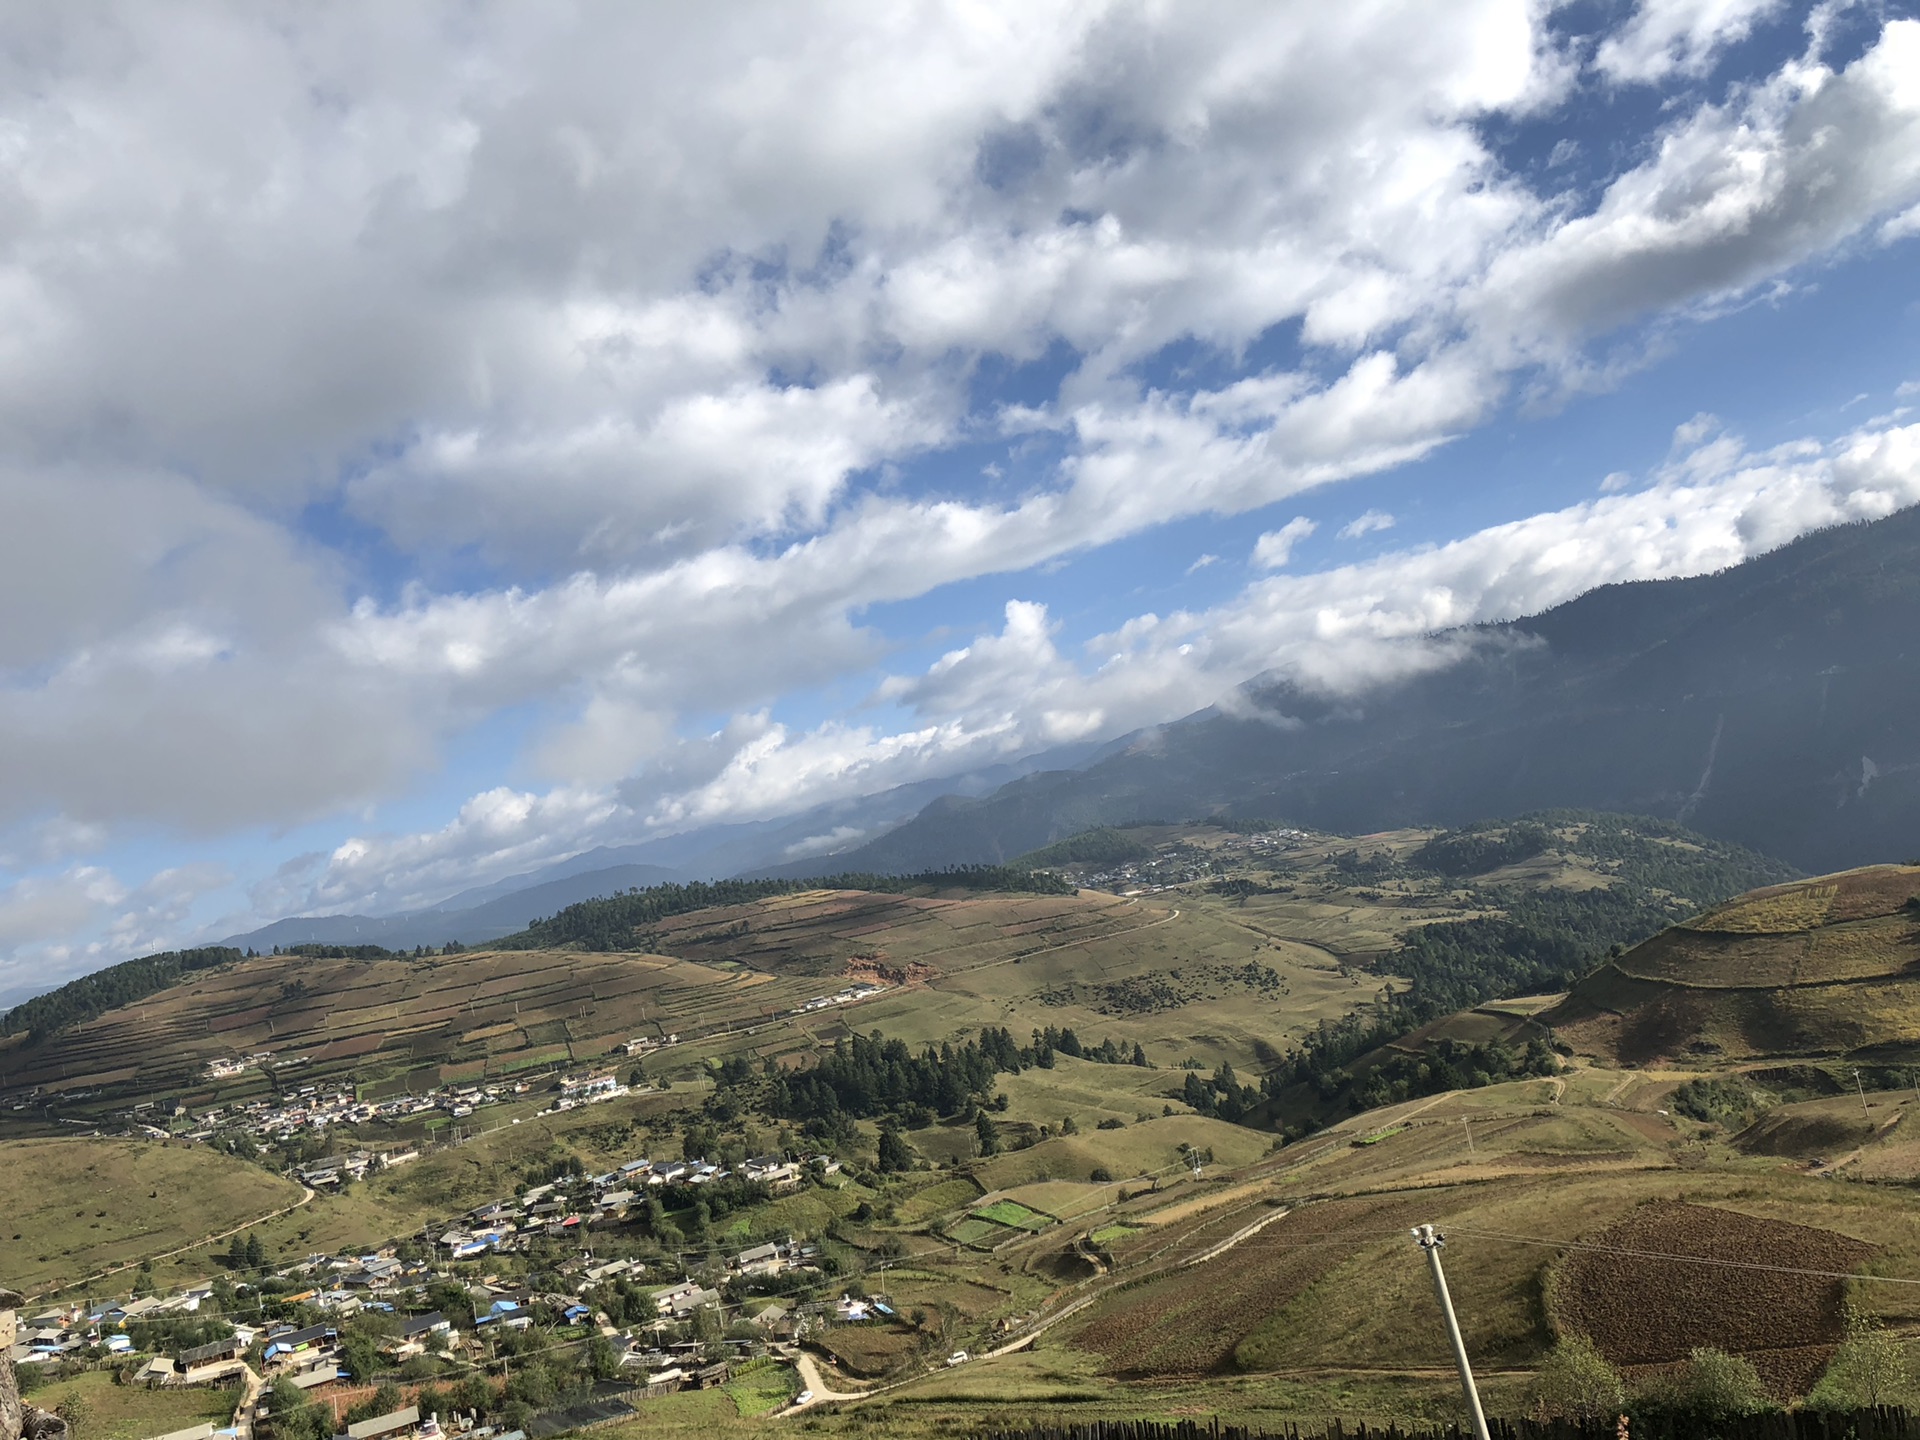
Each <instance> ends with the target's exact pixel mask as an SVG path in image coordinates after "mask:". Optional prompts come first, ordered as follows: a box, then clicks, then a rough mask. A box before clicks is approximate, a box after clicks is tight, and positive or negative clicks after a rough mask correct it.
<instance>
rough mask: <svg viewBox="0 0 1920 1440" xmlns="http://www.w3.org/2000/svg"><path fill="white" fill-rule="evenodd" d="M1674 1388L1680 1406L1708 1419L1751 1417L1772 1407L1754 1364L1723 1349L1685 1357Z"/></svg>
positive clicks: (1705, 1350)
mask: <svg viewBox="0 0 1920 1440" xmlns="http://www.w3.org/2000/svg"><path fill="white" fill-rule="evenodd" d="M1677 1389H1678V1392H1679V1393H1678V1399H1679V1401H1680V1404H1681V1406H1682V1407H1684V1408H1685V1409H1687V1410H1689V1411H1691V1412H1692V1413H1693V1414H1695V1415H1698V1416H1700V1417H1701V1418H1702V1419H1707V1420H1725V1419H1728V1418H1730V1417H1731V1416H1735V1415H1754V1414H1758V1413H1759V1412H1760V1411H1762V1410H1771V1409H1772V1408H1773V1401H1772V1400H1771V1399H1770V1398H1769V1397H1768V1395H1767V1391H1766V1387H1765V1386H1764V1385H1762V1384H1761V1383H1760V1372H1759V1371H1757V1370H1755V1369H1754V1368H1753V1362H1752V1361H1751V1360H1749V1359H1747V1358H1746V1357H1745V1356H1744V1355H1729V1354H1728V1353H1727V1352H1726V1351H1724V1350H1715V1349H1712V1348H1703V1349H1699V1350H1695V1351H1694V1352H1693V1353H1692V1354H1691V1355H1689V1356H1688V1357H1687V1367H1686V1369H1685V1370H1683V1371H1682V1372H1681V1374H1680V1380H1679V1384H1678V1387H1677Z"/></svg>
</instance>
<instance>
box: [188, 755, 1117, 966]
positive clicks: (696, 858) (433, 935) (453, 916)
mask: <svg viewBox="0 0 1920 1440" xmlns="http://www.w3.org/2000/svg"><path fill="white" fill-rule="evenodd" d="M1100 753H1101V751H1100V750H1099V748H1098V747H1095V746H1076V747H1065V748H1062V749H1058V750H1050V751H1047V752H1046V753H1044V754H1042V755H1036V756H1032V757H1029V758H1028V759H1026V760H1023V761H1016V762H1010V763H1008V764H1004V765H995V766H990V767H988V768H985V769H982V770H977V771H971V772H968V773H966V774H962V775H956V776H952V777H949V778H946V779H941V780H926V781H921V782H919V783H917V784H913V785H902V786H898V787H896V788H894V789H892V790H887V791H883V792H881V793H880V794H877V795H864V796H859V797H856V798H853V799H849V800H835V801H830V802H828V803H827V804H824V805H816V806H813V807H812V808H810V809H808V810H805V811H803V812H801V813H800V814H798V815H789V816H785V817H783V818H781V819H777V820H759V821H750V822H746V823H742V824H735V825H709V826H705V827H702V828H701V829H698V830H692V831H688V832H686V833H684V834H680V835H669V836H665V837H663V838H661V839H658V840H648V841H644V842H642V843H640V844H636V845H612V846H609V845H602V846H598V847H596V848H595V849H592V850H588V851H584V852H582V853H581V854H579V855H575V856H573V857H571V858H570V859H567V860H562V861H558V862H556V863H555V864H552V865H546V866H542V867H541V868H540V869H538V870H532V871H528V872H527V873H525V874H522V875H513V876H509V877H507V878H506V879H504V880H496V881H494V882H493V883H491V884H488V885H481V886H476V887H475V888H473V889H471V890H464V891H462V892H461V893H460V894H458V895H455V896H453V897H451V898H450V899H447V900H443V901H441V902H440V903H439V904H438V905H434V906H432V907H430V908H427V909H422V910H410V911H406V912H404V913H401V914H395V915H315V916H303V917H297V918H294V919H287V920H276V921H274V922H273V923H272V924H271V925H264V926H262V927H261V928H259V929H258V930H250V931H247V932H246V933H245V934H240V935H230V936H228V937H227V938H226V939H224V940H221V941H218V942H217V943H219V944H222V945H233V946H237V947H239V948H241V949H247V948H252V949H255V950H271V949H272V948H273V947H274V946H275V945H301V944H308V943H316V942H317V943H320V944H327V945H384V946H386V947H387V948H388V949H390V950H406V949H411V948H413V947H414V946H416V945H433V946H439V945H444V944H446V943H447V942H448V941H449V940H457V941H459V942H460V943H461V944H462V945H476V944H480V943H482V942H484V941H488V940H495V939H498V938H499V937H500V936H502V935H511V934H512V933H514V932H515V931H517V930H524V929H525V928H526V927H527V926H528V925H529V924H530V923H531V922H533V921H534V920H538V919H542V918H544V917H546V916H548V915H551V914H553V913H554V912H555V911H557V910H561V909H564V908H565V907H566V906H568V905H572V904H574V903H576V902H577V901H581V900H590V899H592V898H593V897H595V896H598V895H611V894H613V893H615V892H616V891H620V890H626V889H628V888H630V887H639V888H645V887H646V886H649V885H659V884H663V883H665V882H667V881H671V880H691V879H714V878H718V877H721V876H727V875H735V874H739V873H741V872H743V871H750V870H761V869H765V868H767V867H769V866H774V865H784V864H791V863H793V862H794V860H795V858H796V857H799V856H819V857H828V858H827V864H826V868H827V869H837V868H840V867H838V866H836V865H834V864H832V863H831V861H830V857H831V856H833V855H834V854H835V853H837V852H838V851H841V850H845V849H848V848H849V847H851V846H854V845H857V844H859V843H861V842H862V841H864V840H867V839H869V838H871V837H872V836H874V835H877V834H881V833H883V832H885V831H887V830H889V829H891V828H893V827H894V826H897V825H899V824H901V823H902V822H904V821H906V820H910V819H912V818H913V816H914V815H916V814H918V813H919V812H920V811H921V810H922V809H923V808H924V807H925V806H926V805H927V803H928V802H929V801H930V800H933V799H934V798H935V797H936V796H940V795H944V794H964V795H985V794H989V793H991V792H992V791H993V790H995V789H996V788H998V787H999V786H1001V785H1004V784H1005V783H1006V782H1007V781H1009V780H1011V779H1013V778H1014V777H1016V776H1018V775H1020V774H1022V773H1024V772H1025V771H1026V770H1029V769H1032V768H1033V767H1035V766H1053V767H1057V766H1061V765H1071V764H1075V763H1077V762H1079V761H1081V760H1084V759H1086V758H1088V757H1091V756H1095V755H1098V754H1100Z"/></svg>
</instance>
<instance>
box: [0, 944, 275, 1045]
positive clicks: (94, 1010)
mask: <svg viewBox="0 0 1920 1440" xmlns="http://www.w3.org/2000/svg"><path fill="white" fill-rule="evenodd" d="M242 958H244V957H243V956H242V954H241V952H240V951H238V950H235V949H233V948H232V947H231V946H227V945H204V946H201V947H200V948H198V949H194V950H165V951H162V952H161V953H159V954H157V955H143V956H141V957H140V958H139V959H137V960H122V961H121V962H120V963H119V964H118V965H109V966H108V967H107V968H106V969H104V970H96V971H94V972H93V974H91V975H82V976H81V977H80V978H79V979H78V980H69V981H68V982H67V983H66V984H64V985H62V986H60V988H59V989H57V990H49V991H47V992H46V994H44V995H36V996H34V997H33V998H32V999H31V1000H23V1001H21V1002H20V1003H19V1004H18V1005H16V1006H14V1007H13V1008H12V1009H11V1010H9V1011H7V1012H6V1013H5V1014H4V1015H0V1035H18V1034H20V1033H22V1032H23V1031H24V1032H26V1033H27V1034H28V1035H30V1036H31V1037H32V1038H33V1039H34V1040H36V1041H40V1040H45V1039H47V1038H48V1037H49V1036H52V1035H55V1034H57V1033H58V1032H60V1031H62V1030H67V1029H70V1028H72V1027H73V1026H75V1025H83V1024H85V1023H86V1022H87V1021H89V1020H91V1019H93V1018H94V1017H95V1016H96V1015H104V1014H105V1013H106V1012H107V1011H109V1010H112V1009H115V1008H117V1007H118V1006H121V1005H131V1004H132V1003H134V1002H135V1001H136V1000H144V999H146V998H147V996H149V995H152V994H153V993H155V992H156V991H159V990H164V989H165V988H166V987H167V986H169V985H171V984H173V983H174V981H176V980H179V979H181V978H182V977H184V976H187V975H191V974H193V973H194V972H195V971H197V970H211V969H214V968H215V967H216V966H220V965H230V964H232V963H233V962H234V961H236V960H239V959H242Z"/></svg>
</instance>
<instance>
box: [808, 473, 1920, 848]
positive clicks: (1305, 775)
mask: <svg viewBox="0 0 1920 1440" xmlns="http://www.w3.org/2000/svg"><path fill="white" fill-rule="evenodd" d="M1438 638H1439V639H1441V640H1443V641H1444V642H1445V643H1446V645H1447V646H1448V648H1449V650H1450V651H1452V652H1455V653H1457V654H1458V656H1459V658H1458V659H1456V660H1454V661H1453V662H1452V663H1450V664H1445V665H1443V666H1440V667H1439V668H1429V669H1425V670H1423V671H1422V672H1421V673H1418V674H1415V675H1412V676H1410V677H1408V678H1405V679H1401V680H1398V681H1395V682H1391V683H1387V684H1382V685H1379V686H1376V687H1375V688H1373V689H1371V690H1368V691H1365V692H1363V693H1360V694H1357V695H1356V694H1341V695H1332V694H1326V693H1321V692H1316V691H1313V690H1310V689H1307V688H1305V687H1303V686H1301V685H1298V684H1296V683H1293V682H1291V681H1288V680H1285V679H1280V678H1277V677H1273V676H1267V677H1262V678H1260V679H1257V680H1255V681H1253V682H1251V683H1249V684H1248V685H1247V686H1245V687H1243V690H1242V693H1241V694H1240V696H1239V697H1238V700H1239V703H1238V704H1236V705H1234V706H1233V707H1232V708H1231V709H1227V708H1222V707H1212V708H1209V709H1206V710H1203V711H1200V712H1199V713H1197V714H1195V715H1193V716H1190V717H1188V718H1187V719H1185V720H1182V721H1179V722H1176V723H1174V724H1170V725H1166V726H1163V727H1160V728H1158V729H1155V730H1152V731H1148V732H1142V733H1140V734H1138V735H1135V736H1132V737H1129V739H1128V741H1127V742H1126V743H1124V744H1122V745H1120V746H1118V747H1117V748H1116V751H1115V752H1114V753H1110V754H1109V755H1107V756H1106V757H1104V758H1101V759H1098V760H1096V761H1095V762H1093V763H1091V764H1088V765H1085V766H1083V767H1080V768H1077V769H1071V770H1064V769H1063V770H1047V771H1040V772H1038V773H1034V774H1030V775H1026V776H1022V777H1020V778H1018V779H1016V780H1014V781H1012V782H1010V783H1009V784H1007V785H1005V786H1003V787H1001V788H1000V789H999V790H997V791H995V792H994V793H993V794H991V795H986V796H981V797H977V798H976V797H968V796H960V795H948V796H942V797H940V798H938V799H936V800H934V801H933V802H932V803H931V804H929V805H928V806H927V807H926V809H924V810H923V811H921V813H920V814H919V815H917V816H915V817H914V818H913V819H912V820H911V821H909V822H907V823H906V824H904V825H901V826H899V827H897V828H896V829H894V830H891V831H889V832H887V833H886V834H884V835H881V836H879V837H877V838H875V839H874V840H871V841H869V842H866V843H863V844H861V845H859V846H857V847H853V848H850V849H847V850H845V851H843V852H841V853H838V854H834V855H831V856H827V857H821V858H819V859H812V858H809V859H808V860H806V861H803V862H801V863H800V864H797V865H786V866H783V867H780V870H779V872H778V873H788V874H804V873H813V868H814V867H819V868H821V869H826V870H875V871H912V870H924V869H928V868H931V867H934V866H938V865H947V864H954V863H959V862H1001V861H1005V860H1007V859H1011V858H1013V857H1017V856H1019V855H1022V854H1025V853H1028V852H1030V851H1032V850H1035V849H1037V848H1039V847H1041V846H1043V845H1046V844H1049V843H1050V842H1052V841H1055V840H1059V839H1061V838H1063V837H1065V836H1068V835H1072V834H1075V833H1077V832H1079V831H1082V830H1086V829H1088V828H1090V827H1093V826H1096V825H1124V824H1127V823H1130V822H1140V821H1143V820H1147V819H1170V820H1181V819H1193V818H1198V817H1201V816H1216V817H1220V816H1225V817H1235V818H1245V819H1256V818H1258V819H1272V820H1277V821H1285V822H1289V823H1294V824H1299V825H1304V826H1310V827H1313V828H1316V829H1321V830H1330V831H1334V832H1336V833H1344V834H1365V833H1369V832H1373V831H1379V830H1385V829H1390V828H1394V827H1398V826H1407V825H1449V826H1450V825H1460V824H1465V823H1468V822H1471V821H1474V820H1478V819H1483V818H1487V817H1493V816H1502V815H1516V814H1522V813H1525V812H1528V811H1533V810H1545V809H1554V808H1561V807H1570V808H1580V809H1591V810H1611V811H1620V812H1625V813H1630V814H1639V815H1652V816H1657V817H1660V818H1664V819H1669V820H1677V821H1682V822H1684V823H1685V824H1686V825H1688V826H1690V827H1691V828H1693V829H1695V830H1698V831H1701V832H1703V833H1705V834H1708V835H1712V836H1714V837H1716V838H1719V839H1724V840H1729V841H1734V842H1737V843H1740V844H1743V845H1746V846H1750V847H1751V848H1753V849H1756V850H1760V851H1763V852H1765V853H1767V854H1770V855H1775V856H1778V857H1779V858H1781V859H1784V860H1787V861H1790V862H1792V863H1793V864H1795V865H1797V866H1799V867H1800V868H1802V869H1804V870H1808V871H1816V872H1817V871H1823V870H1837V869H1841V868H1844V867H1848V866H1853V865H1861V864H1867V863H1870V862H1874V861H1884V860H1889V859H1893V860H1898V859H1902V858H1904V857H1906V856H1909V855H1913V854H1916V853H1920V508H1916V509H1909V510H1905V511H1902V512H1899V513H1897V514H1894V515H1892V516H1889V517H1887V518H1885V519H1883V520H1879V521H1876V522H1873V523H1871V524H1860V525H1850V526H1844V527H1840V528H1836V529H1831V530H1827V531H1822V532H1819V533H1816V534H1812V535H1808V536H1806V537H1804V538H1802V539H1800V540H1798V541H1796V542H1794V543H1792V544H1790V545H1787V546H1784V547H1782V548H1781V549H1779V550H1776V551H1773V552H1771V553H1770V554H1767V555H1764V556H1761V557H1758V558H1756V559H1753V560H1750V561H1747V562H1746V563H1744V564H1741V565H1738V566H1734V567H1732V568H1729V569H1727V570H1723V571H1720V572H1718V573H1715V574H1709V575H1699V576H1694V577H1690V578H1687V579H1677V580H1660V581H1644V582H1637V583H1633V584H1623V585H1610V586H1606V587H1604V588H1601V589H1597V590H1593V591H1590V592H1588V593H1587V594H1585V595H1582V596H1580V597H1579V598H1577V599H1575V600H1572V601H1569V602H1567V603H1566V604H1564V605H1560V606H1558V607H1556V608H1554V609H1552V610H1548V611H1546V612H1545V613H1543V614H1540V615H1536V616H1533V617H1531V618H1528V619H1524V620H1517V621H1513V622H1510V623H1506V624H1497V625H1483V626H1476V627H1472V628H1470V629H1466V630H1459V631H1454V632H1451V633H1449V634H1448V635H1446V636H1443V637H1438Z"/></svg>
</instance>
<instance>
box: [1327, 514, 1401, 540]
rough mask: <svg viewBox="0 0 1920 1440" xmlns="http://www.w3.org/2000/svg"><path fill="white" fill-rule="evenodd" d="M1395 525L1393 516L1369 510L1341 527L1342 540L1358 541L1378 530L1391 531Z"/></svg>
mask: <svg viewBox="0 0 1920 1440" xmlns="http://www.w3.org/2000/svg"><path fill="white" fill-rule="evenodd" d="M1393 525H1394V520H1393V516H1391V515H1389V514H1388V513H1387V512H1386V511H1384V510H1368V511H1366V512H1364V513H1363V514H1360V515H1357V516H1355V517H1354V518H1353V519H1352V520H1350V521H1348V522H1347V523H1346V524H1345V525H1342V526H1341V527H1340V538H1341V539H1342V540H1358V539H1359V538H1360V537H1361V536H1362V535H1371V534H1373V533H1374V532H1375V531H1378V530H1391V529H1392V528H1393Z"/></svg>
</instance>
